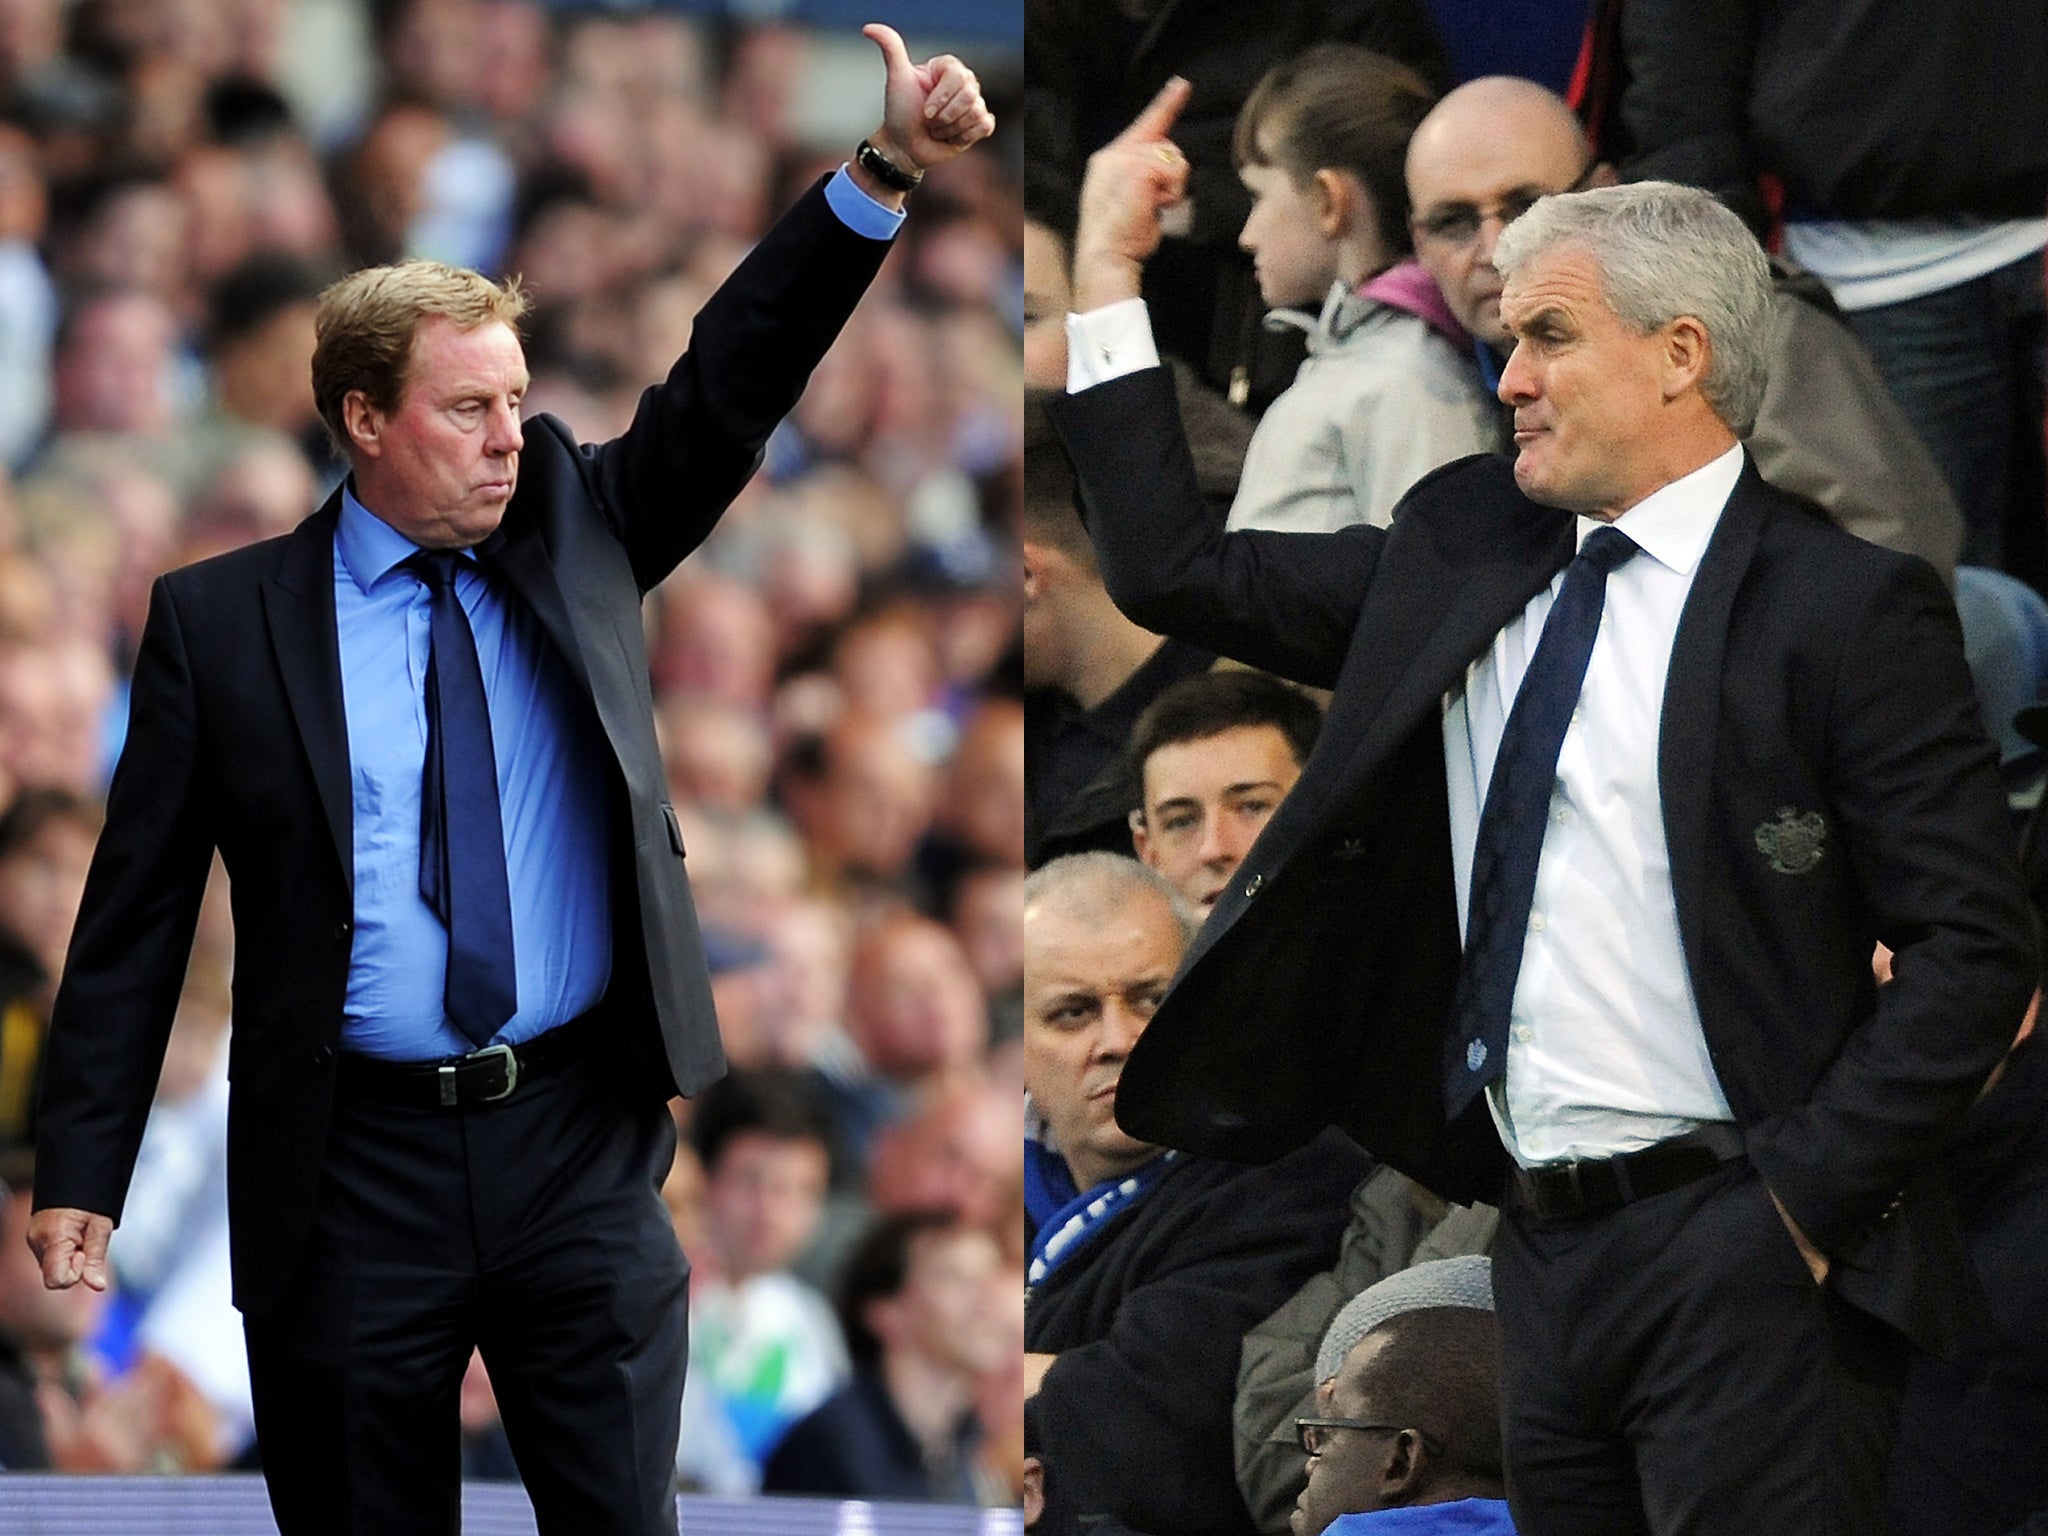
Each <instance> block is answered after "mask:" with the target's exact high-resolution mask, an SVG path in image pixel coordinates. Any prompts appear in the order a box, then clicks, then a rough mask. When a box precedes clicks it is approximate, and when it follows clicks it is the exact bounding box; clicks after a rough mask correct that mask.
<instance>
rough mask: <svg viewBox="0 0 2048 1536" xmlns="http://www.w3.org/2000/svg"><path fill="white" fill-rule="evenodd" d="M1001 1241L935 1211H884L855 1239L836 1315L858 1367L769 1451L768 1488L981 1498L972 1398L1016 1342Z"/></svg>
mask: <svg viewBox="0 0 2048 1536" xmlns="http://www.w3.org/2000/svg"><path fill="white" fill-rule="evenodd" d="M1002 1279H1003V1269H1002V1258H1001V1254H1000V1251H999V1250H998V1249H997V1247H996V1240H995V1238H994V1237H992V1236H991V1235H990V1234H989V1233H988V1232H987V1231H985V1230H983V1229H982V1228H980V1227H970V1226H965V1225H962V1224H960V1223H959V1222H958V1221H957V1220H955V1218H953V1217H951V1216H947V1215H944V1214H938V1213H915V1212H913V1213H909V1214H905V1215H896V1216H884V1217H882V1218H880V1220H879V1221H877V1223H876V1224H875V1227H874V1229H873V1231H872V1232H871V1233H869V1235H868V1236H867V1237H866V1238H864V1239H863V1240H862V1241H861V1243H860V1245H859V1246H858V1247H857V1248H856V1249H855V1250H854V1253H853V1256H852V1258H851V1259H850V1260H849V1261H848V1263H847V1267H846V1274H845V1277H844V1278H843V1279H842V1280H841V1282H840V1291H839V1317H840V1322H841V1324H842V1326H843V1327H844V1329H845V1332H846V1343H847V1349H848V1352H849V1353H850V1354H851V1355H852V1357H853V1364H854V1377H853V1380H852V1381H851V1382H850V1383H848V1385H847V1386H846V1387H844V1388H843V1389H841V1390H840V1392H838V1393H837V1394H836V1395H835V1396H833V1397H831V1398H829V1399H827V1400H826V1401H825V1402H824V1403H823V1404H822V1405H821V1406H820V1407H819V1408H818V1409H817V1410H816V1411H815V1412H813V1413H812V1414H810V1415H809V1416H808V1417H806V1418H804V1419H801V1420H799V1421H798V1422H797V1423H796V1424H795V1425H794V1426H793V1427H792V1428H791V1429H790V1431H789V1433H788V1434H787V1435H785V1436H784V1437H783V1439H782V1443H781V1444H780V1445H778V1446H777V1447H776V1449H775V1452H774V1454H773V1455H771V1456H770V1457H769V1458H768V1465H767V1468H766V1471H765V1475H764V1477H763V1480H762V1486H763V1488H764V1489H765V1490H767V1491H768V1492H770V1493H810V1494H825V1493H829V1494H838V1495H841V1496H842V1497H851V1498H864V1499H909V1500H936V1501H940V1502H945V1503H967V1504H971V1503H979V1502H982V1501H983V1500H982V1488H981V1485H980V1482H979V1479H978V1473H979V1464H978V1462H977V1460H976V1456H975V1452H976V1448H977V1446H978V1444H979V1441H980V1438H981V1424H980V1419H979V1416H978V1415H977V1413H976V1411H975V1399H976V1394H977V1390H978V1388H979V1387H980V1385H981V1383H982V1382H983V1381H984V1380H985V1379H986V1378H988V1377H989V1376H991V1375H993V1374H995V1373H996V1372H998V1371H1000V1370H1001V1369H1002V1368H1003V1366H1004V1364H1005V1363H1006V1359H1007V1358H1008V1357H1009V1352H1010V1349H1011V1347H1012V1338H1011V1335H1010V1331H1009V1330H1008V1329H1006V1328H1004V1327H1002V1326H1001V1325H1000V1324H999V1323H998V1322H997V1321H996V1319H997V1318H999V1317H1000V1315H1001V1312H1000V1309H1001V1308H1002V1307H1003V1305H1004V1303H1005V1300H1006V1298H1005V1297H1004V1295H1003V1291H1002V1285H1001V1282H1002Z"/></svg>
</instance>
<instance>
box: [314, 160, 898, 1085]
mask: <svg viewBox="0 0 2048 1536" xmlns="http://www.w3.org/2000/svg"><path fill="white" fill-rule="evenodd" d="M825 200H826V202H827V203H828V204H829V205H830V206H831V208H832V211H833V213H834V214H836V215H837V216H838V217H839V219H840V221H841V222H842V223H844V224H845V225H846V226H847V227H848V228H849V229H851V230H852V231H853V232H854V233H855V234H858V235H864V236H866V237H867V238H869V239H872V240H887V239H890V238H892V237H893V236H894V235H895V233H896V231H897V229H898V228H899V227H900V226H901V225H902V223H903V214H902V212H901V211H900V210H897V209H892V208H887V207H884V206H883V205H882V204H880V203H878V202H876V201H875V200H874V199H873V198H871V197H869V196H868V195H867V194H866V193H865V192H863V191H862V190H861V189H860V188H859V187H858V186H856V185H855V184H854V182H853V179H852V178H851V177H850V176H848V175H847V172H846V167H845V166H843V165H842V166H841V167H840V168H839V171H838V173H837V174H836V175H834V176H833V178H832V179H831V181H829V182H828V183H826V186H825ZM418 548H419V546H418V545H416V544H414V543H413V542H412V541H411V540H410V539H408V538H406V537H405V536H404V535H403V534H401V533H399V532H397V531H396V530H395V529H393V528H392V527H391V526H390V525H389V524H388V523H385V522H383V521H381V520H380V519H379V518H378V517H377V516H376V515H375V514H374V513H372V512H370V511H369V510H367V509H366V508H365V507H364V506H363V505H362V503H361V502H359V501H357V500H356V498H355V493H354V491H353V489H345V490H344V491H343V493H342V499H341V521H340V523H339V524H338V525H337V527H336V529H335V536H334V619H335V627H336V629H337V631H338V634H339V638H340V641H341V689H342V705H343V709H344V711H345V712H346V714H347V717H348V755H349V788H350V796H351V801H352V805H353V808H354V816H353V822H354V839H353V841H354V849H353V852H354V858H355V944H354V948H353V949H352V950H351V952H350V956H349V968H348V994H347V999H346V1001H345V1003H344V1004H343V1012H342V1025H341V1043H342V1048H343V1049H344V1050H348V1051H354V1052H358V1053H360V1054H362V1055H365V1056H378V1057H382V1058H384V1059H386V1060H391V1061H432V1060H438V1059H439V1058H441V1057H444V1056H460V1055H462V1054H464V1053H465V1052H467V1051H469V1050H471V1049H472V1048H473V1047H472V1046H471V1043H470V1041H469V1040H468V1039H467V1038H466V1037H464V1036H463V1035H462V1034H461V1033H460V1032H458V1031H457V1030H456V1028H455V1027H454V1026H453V1025H452V1024H450V1023H449V1022H448V1021H447V1019H446V1018H445V1017H444V1016H443V1014H442V1007H441V997H442V991H443V986H444V981H445V977H446V974H447V968H448V935H447V931H446V930H445V929H444V928H443V927H442V926H441V921H440V919H439V918H437V917H436V916H435V915H434V913H433V910H432V909H431V908H430V907H428V905H427V904H426V901H425V900H424V899H423V898H422V897H421V896H420V880H419V873H420V772H421V768H422V766H423V764H424V763H425V760H426V751H427V698H426V676H427V655H428V651H429V634H428V604H429V598H428V595H427V589H426V586H425V585H424V584H423V583H422V582H421V581H420V580H419V579H418V578H417V577H415V576H414V575H413V574H412V573H411V572H409V571H403V570H399V569H397V567H398V566H399V565H401V564H402V563H403V562H404V561H405V560H406V559H408V558H409V557H411V556H412V555H413V554H414V553H416V552H417V550H418ZM455 592H456V596H457V597H458V598H459V599H461V602H462V609H463V612H464V613H466V614H467V615H468V616H469V626H470V629H471V630H472V631H473V632H474V634H475V635H476V649H477V660H478V662H479V663H480V664H481V665H482V668H483V674H484V692H485V694H486V695H487V696H488V698H489V700H490V706H491V742H492V745H493V747H494V748H495V750H496V753H497V759H498V763H497V767H498V800H499V807H500V812H501V815H502V817H503V820H504V828H505V870H506V875H507V877H508V879H509V881H510V885H511V893H512V946H513V953H514V958H515V964H516V968H517V970H518V979H519V1011H518V1012H517V1013H515V1014H513V1016H512V1017H511V1019H510V1020H508V1021H507V1022H506V1024H505V1026H504V1028H502V1029H500V1030H499V1031H498V1032H497V1034H495V1035H494V1036H492V1037H491V1038H492V1041H493V1042H494V1043H496V1042H504V1043H507V1044H516V1043H517V1042H519V1041H522V1040H530V1039H532V1038H533V1037H534V1036H535V1035H538V1034H541V1033H543V1032H545V1031H547V1030H550V1029H553V1028H554V1027H555V1026H556V1025H558V1024H566V1023H567V1022H568V1021H569V1020H570V1019H573V1018H575V1017H576V1016H577V1015H578V1014H580V1013H582V1012H584V1011H585V1010H587V1009H589V1008H590V1007H592V1006H593V1005H595V1004H596V1002H597V1001H598V999H599V998H601V997H602V996H603V995H604V989H605V985H606V983H607V982H608V981H609V980H610V978H611V955H612V910H611V883H610V879H609V875H610V862H609V858H610V855H609V849H608V846H607V844H608V830H609V811H608V809H607V801H606V797H605V773H606V760H605V751H604V748H603V746H602V742H603V736H602V733H601V731H600V730H599V728H598V724H597V721H596V720H595V718H594V717H592V716H591V714H590V712H589V710H588V707H587V706H586V705H585V704H584V702H583V700H582V699H581V698H580V697H579V696H578V694H577V692H576V687H575V684H574V683H573V682H571V681H570V679H569V675H568V672H567V671H566V669H565V668H564V666H563V663H562V660H561V658H560V657H559V656H557V655H556V654H555V652H554V649H553V647H552V644H551V642H550V641H549V640H548V638H547V635H546V633H545V632H544V631H543V630H542V629H541V628H540V624H539V621H538V620H536V619H535V618H534V616H533V614H532V613H531V612H529V611H528V610H527V608H526V605H525V604H524V603H522V602H520V601H519V600H518V599H517V598H514V597H511V596H509V594H507V593H505V592H503V591H501V590H500V589H499V588H498V587H497V586H496V585H495V584H493V583H491V582H489V581H487V580H485V579H484V577H483V576H482V575H480V574H479V573H477V572H475V571H473V570H465V571H462V572H460V573H459V574H458V575H457V577H456V582H455Z"/></svg>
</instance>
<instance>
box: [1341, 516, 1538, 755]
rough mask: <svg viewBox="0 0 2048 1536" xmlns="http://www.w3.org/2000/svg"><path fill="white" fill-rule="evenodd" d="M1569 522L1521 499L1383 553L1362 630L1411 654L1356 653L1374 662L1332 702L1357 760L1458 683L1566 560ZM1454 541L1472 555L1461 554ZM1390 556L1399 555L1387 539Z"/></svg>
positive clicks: (1395, 736) (1403, 731)
mask: <svg viewBox="0 0 2048 1536" xmlns="http://www.w3.org/2000/svg"><path fill="white" fill-rule="evenodd" d="M1575 526H1576V524H1575V520H1574V519H1573V517H1572V516H1571V514H1569V513H1566V512H1557V511H1553V510H1551V509H1549V508H1546V507H1538V506H1534V505H1532V504H1530V503H1526V502H1524V503H1520V504H1518V505H1516V506H1515V507H1514V508H1512V510H1511V513H1510V516H1509V517H1508V519H1507V520H1506V521H1505V522H1504V523H1503V524H1502V525H1501V526H1498V527H1495V528H1492V529H1490V530H1487V531H1485V532H1484V533H1483V534H1482V535H1479V536H1474V535H1473V533H1472V530H1470V529H1465V528H1458V529H1449V530H1445V531H1444V532H1443V534H1442V535H1441V536H1439V537H1427V536H1425V537H1421V538H1418V539H1417V540H1416V541H1415V542H1414V543H1413V544H1411V545H1409V546H1408V548H1407V550H1406V553H1405V558H1400V559H1393V558H1390V559H1388V560H1387V561H1386V564H1385V566H1384V568H1383V572H1384V575H1385V576H1386V577H1389V578H1392V579H1391V580H1387V581H1384V582H1382V583H1381V584H1378V585H1376V586H1375V587H1374V589H1373V591H1372V595H1371V597H1370V598H1369V599H1368V600H1367V602H1366V605H1365V607H1364V609H1363V610H1362V611H1361V612H1360V615H1359V629H1360V632H1361V633H1364V634H1369V635H1371V636H1372V637H1373V651H1374V653H1375V654H1376V655H1378V656H1381V657H1384V656H1388V655H1402V654H1408V655H1412V656H1414V658H1415V660H1414V661H1413V663H1411V664H1410V665H1408V666H1406V667H1402V668H1399V669H1392V668H1388V667H1386V666H1385V665H1384V662H1383V661H1382V662H1380V663H1378V664H1377V665H1375V664H1374V662H1373V660H1372V658H1371V657H1367V658H1364V659H1363V661H1360V659H1359V658H1357V657H1354V658H1353V660H1354V661H1355V662H1360V664H1361V665H1365V666H1368V667H1373V668H1374V669H1373V670H1371V671H1369V672H1367V673H1366V674H1365V675H1366V676H1367V677H1368V678H1369V679H1370V682H1369V683H1368V685H1367V686H1366V687H1365V688H1363V689H1361V690H1359V691H1358V692H1357V694H1356V695H1355V697H1347V691H1346V690H1345V689H1344V688H1343V687H1342V686H1340V687H1339V689H1338V693H1337V698H1336V701H1335V702H1336V704H1337V705H1341V706H1342V708H1343V709H1344V712H1345V713H1346V714H1347V715H1349V716H1350V719H1351V723H1350V725H1349V729H1348V730H1347V731H1346V734H1347V735H1352V736H1353V737H1354V739H1355V740H1356V741H1357V743H1358V745H1357V748H1356V749H1355V751H1354V752H1353V754H1352V758H1351V761H1352V763H1353V764H1354V765H1356V764H1360V763H1365V764H1370V763H1377V762H1379V761H1382V760H1383V759H1384V758H1385V757H1386V756H1387V754H1388V753H1389V752H1391V751H1392V750H1393V749H1394V747H1395V746H1396V745H1397V744H1398V743H1399V742H1400V741H1401V740H1402V739H1403V738H1404V737H1405V736H1407V734H1408V733H1409V732H1410V731H1412V730H1413V729H1415V727H1416V725H1417V724H1418V723H1419V722H1420V721H1421V720H1422V719H1423V718H1424V716H1425V715H1428V714H1430V713H1432V712H1434V711H1435V710H1436V709H1437V707H1438V706H1439V704H1440V702H1441V700H1442V699H1443V696H1444V694H1445V692H1446V691H1448V690H1449V689H1450V688H1452V687H1454V686H1456V685H1457V684H1459V683H1460V682H1462V681H1463V679H1464V676H1465V669H1466V668H1467V667H1468V666H1470V665H1471V663H1472V661H1473V659H1474V658H1475V657H1477V656H1478V655H1479V654H1480V653H1481V652H1482V651H1484V650H1485V649H1486V647H1487V646H1488V645H1489V644H1490V643H1491V642H1492V640H1493V637H1494V636H1495V635H1497V634H1499V633H1500V631H1501V630H1502V629H1503V628H1504V627H1505V626H1506V625H1507V624H1508V622H1509V621H1510V620H1512V619H1513V618H1514V617H1515V615H1517V614H1519V613H1520V612H1521V611H1522V610H1523V609H1524V608H1525V607H1527V606H1528V603H1529V599H1530V598H1532V597H1534V596H1535V595H1536V594H1537V593H1538V592H1540V591H1542V590H1543V587H1544V585H1545V584H1546V583H1548V582H1549V580H1550V579H1551V578H1552V577H1553V576H1555V575H1556V574H1557V573H1558V571H1560V570H1561V569H1563V567H1564V565H1565V562H1566V561H1568V560H1569V559H1570V558H1571V555H1572V546H1573V533H1574V528H1575ZM1415 531H1416V532H1417V533H1421V532H1422V530H1420V529H1417V530H1415ZM1461 548H1462V549H1469V550H1476V551H1479V553H1478V554H1477V555H1476V556H1469V557H1468V556H1464V555H1461V554H1460V553H1459V551H1460V549H1461ZM1387 554H1388V555H1389V556H1394V555H1395V554H1396V550H1395V547H1394V542H1393V541H1392V540H1390V541H1389V545H1388V550H1387ZM1354 711H1355V712H1354ZM1339 739H1343V738H1342V737H1340V738H1339Z"/></svg>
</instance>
